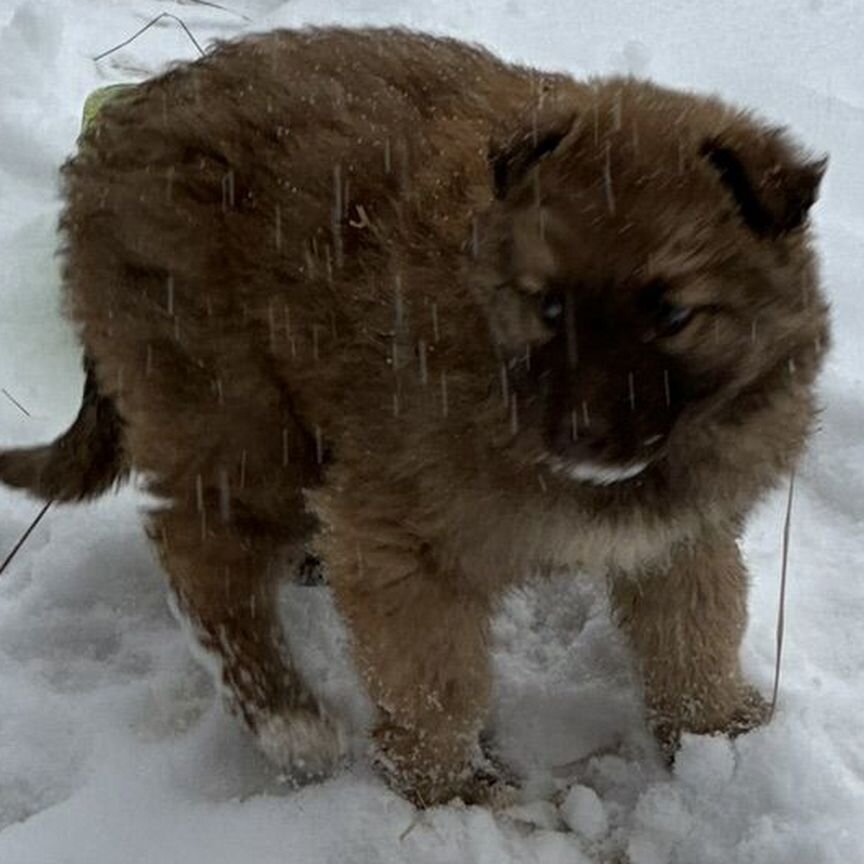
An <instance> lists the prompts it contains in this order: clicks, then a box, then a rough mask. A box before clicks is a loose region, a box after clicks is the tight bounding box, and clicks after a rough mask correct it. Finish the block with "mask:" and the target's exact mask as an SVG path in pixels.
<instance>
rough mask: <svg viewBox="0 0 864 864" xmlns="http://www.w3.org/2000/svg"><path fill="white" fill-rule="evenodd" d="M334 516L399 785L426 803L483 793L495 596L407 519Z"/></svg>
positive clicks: (343, 594)
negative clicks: (475, 762)
mask: <svg viewBox="0 0 864 864" xmlns="http://www.w3.org/2000/svg"><path fill="white" fill-rule="evenodd" d="M343 503H344V502H343ZM343 515H347V514H343ZM364 517H366V518H364ZM326 518H327V519H328V521H329V522H330V524H331V526H333V527H334V528H335V530H331V531H328V532H325V536H324V537H323V539H322V543H321V544H320V545H321V551H322V553H323V555H324V557H325V559H326V563H327V568H328V574H329V577H330V579H331V583H332V585H333V589H334V591H335V593H336V598H337V601H338V603H339V606H340V608H341V611H342V612H343V614H344V616H345V619H346V621H347V623H348V626H349V629H350V631H351V634H352V637H353V643H354V649H355V654H356V658H357V661H358V665H359V666H360V671H361V673H362V674H363V676H364V678H365V680H366V682H367V686H368V688H369V691H370V694H371V696H372V698H373V699H374V700H375V701H376V703H377V705H378V706H379V708H380V710H381V715H380V721H379V724H378V727H377V729H376V731H375V738H376V742H377V744H378V747H379V753H380V757H381V764H382V766H383V767H384V769H385V771H386V773H387V774H388V776H389V779H390V781H391V782H392V783H393V784H394V786H396V787H397V788H398V789H399V790H400V791H401V792H403V793H404V794H406V795H407V796H408V797H409V798H411V799H413V800H414V801H415V802H416V803H418V804H420V805H431V804H434V803H438V802H442V801H446V800H448V799H450V798H452V797H454V796H457V795H461V796H462V797H464V798H466V799H471V800H477V799H478V798H480V797H483V795H484V792H486V791H488V786H484V783H483V781H482V780H481V779H480V778H479V777H478V775H477V774H476V773H475V772H474V771H473V769H472V764H471V763H472V757H473V756H475V754H476V753H477V749H478V744H477V740H478V732H479V729H480V726H481V724H482V722H483V718H484V715H485V713H486V708H487V703H488V699H489V689H490V680H489V679H490V673H489V657H488V648H487V632H488V626H489V617H490V613H489V602H488V598H487V596H486V595H485V594H484V592H483V591H482V590H480V589H479V588H478V587H477V586H476V585H472V584H471V582H470V581H469V580H467V579H466V578H465V577H464V576H463V575H462V574H461V573H460V572H458V567H457V566H456V565H455V564H454V565H450V566H446V565H444V564H443V563H442V562H441V560H440V559H439V558H438V557H437V556H436V550H435V549H434V548H432V547H431V546H430V545H428V544H426V543H423V542H422V541H421V540H419V539H418V538H417V537H416V536H413V535H412V533H411V532H410V531H409V530H407V529H406V528H405V526H404V524H402V523H397V522H395V521H390V520H382V521H378V520H374V521H373V520H372V519H369V518H368V511H367V514H363V516H359V521H353V520H351V521H347V522H346V521H343V520H342V519H340V518H338V517H336V516H335V514H333V513H332V512H331V513H330V514H328V517H326ZM334 521H335V522H336V523H338V527H337V526H335V525H334Z"/></svg>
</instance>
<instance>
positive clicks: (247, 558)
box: [151, 508, 345, 779]
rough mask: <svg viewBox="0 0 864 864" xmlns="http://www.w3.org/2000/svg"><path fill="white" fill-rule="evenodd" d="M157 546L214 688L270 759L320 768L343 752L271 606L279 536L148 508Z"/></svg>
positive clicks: (312, 773)
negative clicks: (208, 663) (217, 683)
mask: <svg viewBox="0 0 864 864" xmlns="http://www.w3.org/2000/svg"><path fill="white" fill-rule="evenodd" d="M151 533H152V536H153V538H154V539H155V540H156V542H157V544H158V545H159V548H160V552H161V557H162V561H163V564H164V566H165V568H166V570H167V571H168V574H169V578H170V581H171V585H172V587H173V589H174V592H175V595H176V599H177V602H178V605H179V607H180V611H181V612H182V614H183V615H184V617H185V618H186V619H187V620H188V621H189V622H190V623H191V624H192V627H193V629H194V633H195V637H196V640H197V641H198V642H199V643H200V646H201V647H202V648H203V649H205V651H206V652H207V653H208V654H209V656H210V658H214V659H216V660H217V661H218V663H219V666H220V667H221V668H220V677H221V683H222V685H223V686H224V694H223V695H224V696H225V697H226V700H227V702H228V704H229V706H230V707H231V708H232V709H233V710H235V711H236V712H238V713H239V714H240V715H241V716H242V717H243V719H244V720H245V722H246V725H247V726H248V727H249V728H250V730H251V731H252V732H253V734H254V735H255V737H256V739H257V742H258V745H259V747H260V749H261V750H262V751H263V752H264V754H265V755H266V756H267V757H268V758H269V759H270V760H271V761H273V762H274V763H276V764H277V765H279V766H280V767H282V768H285V769H286V770H288V771H289V772H290V773H291V774H292V775H294V776H297V777H298V778H304V779H305V778H311V777H316V776H321V775H324V774H327V773H329V772H330V771H331V770H332V769H333V768H334V767H335V766H336V765H337V764H338V763H339V761H340V760H341V759H342V757H343V756H344V753H345V738H344V733H343V731H342V729H341V727H340V726H339V724H338V723H337V722H336V721H335V720H334V719H333V718H332V717H330V716H329V715H328V714H327V712H326V711H325V710H324V709H323V708H322V707H321V706H320V704H319V703H318V701H317V700H316V698H315V696H314V695H313V694H312V693H311V692H310V691H309V689H308V688H307V687H306V685H305V683H304V682H303V680H302V679H301V678H300V676H299V674H298V672H297V670H296V669H295V667H294V665H293V664H292V662H291V658H290V655H289V653H288V650H287V646H286V644H285V640H284V638H283V635H282V630H281V626H280V622H279V618H278V615H277V610H276V589H277V583H278V579H277V572H276V571H277V562H278V560H279V554H280V552H282V549H281V545H282V541H283V539H284V538H275V537H273V536H271V535H268V534H267V533H266V532H265V531H253V530H250V528H249V527H248V526H247V528H246V529H245V530H239V529H238V527H237V526H236V525H235V526H218V527H217V528H215V529H211V528H203V529H202V517H201V513H199V512H197V510H195V509H194V508H193V509H188V510H187V509H182V508H175V509H171V510H167V511H163V512H161V513H158V514H157V515H156V516H155V517H154V519H153V524H152V529H151Z"/></svg>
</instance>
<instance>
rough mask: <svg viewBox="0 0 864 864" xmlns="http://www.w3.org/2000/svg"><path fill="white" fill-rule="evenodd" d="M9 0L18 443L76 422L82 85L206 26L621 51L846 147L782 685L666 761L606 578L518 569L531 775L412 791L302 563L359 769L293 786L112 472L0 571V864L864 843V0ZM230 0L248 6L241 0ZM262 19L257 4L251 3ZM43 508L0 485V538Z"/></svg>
mask: <svg viewBox="0 0 864 864" xmlns="http://www.w3.org/2000/svg"><path fill="white" fill-rule="evenodd" d="M223 5H224V6H225V7H227V10H228V11H220V10H218V9H215V8H212V7H207V6H203V5H200V4H198V5H196V4H192V3H189V2H185V3H183V2H180V0H176V2H174V0H136V2H134V3H130V2H129V0H75V2H73V0H65V2H61V0H53V2H43V0H5V2H4V3H3V4H2V6H0V57H2V58H3V59H2V63H0V262H2V272H3V280H2V283H0V300H2V307H0V308H2V309H3V316H2V318H0V387H2V388H5V389H6V390H7V391H8V392H9V393H10V394H11V395H12V396H14V398H15V399H17V400H18V401H19V402H20V403H21V404H22V405H23V406H24V407H25V408H26V409H27V410H28V411H29V412H30V414H31V415H32V416H29V417H28V416H26V415H25V414H23V413H22V412H21V411H20V410H19V409H18V408H17V407H15V405H14V404H12V402H11V401H9V400H8V399H6V398H4V397H3V396H2V395H0V441H2V442H4V443H7V442H8V443H21V442H25V441H41V440H45V439H46V438H48V437H51V436H53V435H55V434H56V433H57V432H59V431H60V430H62V429H63V428H65V427H66V425H68V423H69V422H70V420H71V419H72V417H73V416H74V414H75V410H76V407H77V404H78V399H79V393H80V389H79V388H80V385H81V373H80V364H79V352H78V349H77V347H76V345H75V340H74V335H73V334H72V333H70V332H69V329H68V328H67V327H66V326H65V324H64V323H63V322H62V320H61V318H60V315H59V312H58V300H57V286H58V274H57V262H56V259H55V257H54V250H55V245H56V241H55V236H54V224H55V220H56V215H57V210H58V206H59V202H58V200H57V196H56V188H57V187H56V169H57V166H58V165H59V163H60V162H61V160H62V159H63V157H64V154H66V153H68V152H69V151H70V150H71V149H72V148H73V147H74V142H75V137H76V135H77V131H78V124H79V119H80V108H81V106H82V104H83V100H84V98H85V96H86V95H87V93H88V92H90V91H91V90H92V89H94V88H95V87H97V86H100V85H102V84H105V83H109V82H115V81H124V80H136V79H138V78H140V77H141V76H142V75H144V74H147V72H148V71H155V70H156V69H158V68H159V67H160V66H161V65H162V64H163V63H165V62H167V61H169V60H172V59H177V58H192V57H194V56H195V54H196V51H195V48H194V46H193V45H192V44H191V43H190V42H189V40H188V39H187V38H186V36H185V35H184V34H183V33H182V31H181V30H180V29H179V27H178V26H177V25H176V23H174V22H172V21H170V20H168V19H165V20H164V21H163V22H161V25H160V26H157V27H153V28H151V29H150V30H149V31H148V32H147V33H145V34H144V35H142V36H141V38H140V39H138V40H137V41H136V42H135V43H133V44H132V45H130V46H128V47H127V48H124V49H122V50H120V51H117V52H116V53H114V54H112V55H111V56H110V57H108V58H106V59H105V60H103V61H101V62H100V63H99V64H95V63H94V62H93V61H92V60H91V59H90V58H91V57H92V56H93V55H95V54H97V53H99V52H100V51H103V50H105V49H106V48H109V47H111V46H112V45H114V44H116V43H117V42H119V41H121V40H122V39H123V38H125V37H127V36H128V35H131V33H133V32H134V31H135V30H137V29H138V28H139V27H141V26H142V25H143V24H144V23H146V22H147V21H148V20H149V19H150V18H152V17H154V16H155V15H157V14H158V13H160V12H172V13H173V14H176V15H179V16H180V17H182V18H183V20H184V21H185V22H186V23H187V24H188V25H189V26H190V28H191V29H192V30H193V32H194V33H195V34H196V36H197V38H198V39H199V40H200V41H207V40H208V39H210V38H213V37H217V36H219V37H224V36H227V35H230V34H233V33H238V32H241V30H242V29H244V28H246V29H249V28H253V29H263V28H266V27H268V26H272V25H276V24H281V25H296V24H300V23H303V22H325V21H340V22H343V23H379V24H383V23H403V24H407V25H410V26H413V27H418V28H425V29H430V30H434V31H436V32H446V33H451V34H455V35H459V36H462V37H465V38H471V39H477V40H480V41H482V42H484V43H485V44H487V45H489V46H491V47H492V48H494V49H495V50H497V51H499V52H501V53H502V54H504V55H505V56H507V57H508V58H511V59H517V60H523V61H528V62H533V63H535V64H537V65H541V66H545V67H550V68H558V69H567V70H569V71H571V72H572V73H574V74H575V75H585V74H588V73H596V72H613V71H618V72H621V71H624V72H627V71H631V72H634V73H638V74H643V75H651V76H653V77H655V78H657V79H658V80H659V81H661V82H663V83H667V84H671V85H675V86H685V87H693V88H698V89H703V90H717V91H719V92H721V93H722V94H723V95H724V96H726V97H727V98H729V99H732V100H735V101H738V102H741V103H742V104H748V105H750V106H753V107H754V108H757V109H758V110H760V111H761V112H762V113H763V114H766V115H768V116H770V117H772V118H774V119H775V120H777V121H778V122H781V123H788V124H790V125H791V126H792V127H793V128H794V129H795V131H796V132H797V133H798V134H799V136H800V137H801V138H802V139H803V140H805V141H806V142H807V143H808V144H810V145H811V146H812V148H813V149H814V150H815V151H816V152H823V151H827V152H829V153H830V156H831V163H830V168H829V172H828V176H827V179H826V182H825V186H824V194H823V197H822V200H821V202H820V204H819V206H818V207H817V208H816V212H815V221H816V226H817V229H818V234H819V238H820V247H821V250H822V254H823V261H824V266H823V272H824V277H825V282H826V285H827V287H828V290H829V292H830V295H831V297H832V301H833V304H834V318H835V336H836V345H835V348H834V351H833V353H832V356H831V359H830V362H829V363H828V366H827V369H826V372H825V375H824V377H823V385H822V393H823V401H824V404H825V412H824V414H823V417H822V426H823V430H822V432H821V433H820V435H819V436H818V437H817V439H816V440H815V441H814V443H813V446H812V449H811V452H810V453H809V454H808V456H807V458H806V460H805V462H804V465H803V466H802V468H801V471H800V474H799V477H798V482H797V485H796V498H795V505H794V513H793V531H792V542H791V549H790V571H789V578H790V587H789V597H788V609H787V638H786V649H785V659H784V668H783V679H782V688H781V700H780V704H779V708H778V712H777V714H776V716H775V718H774V720H773V722H772V724H771V725H770V726H768V727H766V728H763V729H760V730H758V731H756V732H753V733H751V734H749V735H746V736H744V737H742V738H739V739H737V740H735V741H731V742H730V741H727V740H726V739H723V738H703V737H696V736H688V737H686V738H685V740H684V742H683V745H682V749H681V753H680V754H679V757H678V760H677V763H676V766H675V768H674V771H672V772H669V771H668V770H667V769H666V768H665V767H664V765H663V764H662V762H661V761H660V759H659V757H658V755H657V752H656V750H655V748H654V745H653V742H652V741H651V739H650V737H649V735H648V733H647V732H646V731H645V728H644V724H643V721H642V717H641V706H640V695H639V690H638V686H637V683H636V679H635V677H634V675H633V673H632V671H631V668H630V665H629V661H628V656H627V652H626V650H625V648H624V646H623V644H622V641H621V639H620V636H619V635H618V634H617V633H616V631H615V629H614V627H613V626H612V624H611V623H610V622H609V620H608V617H607V609H606V605H605V600H604V598H603V597H602V596H600V595H599V594H597V593H596V592H595V591H594V590H593V589H591V588H590V587H588V586H586V585H585V584H583V583H582V582H580V581H578V580H574V579H557V580H555V581H553V582H551V583H548V584H542V585H536V586H529V587H527V588H526V589H524V590H522V591H520V592H518V593H516V594H514V595H513V596H512V597H511V598H510V599H509V601H508V603H507V605H506V607H505V609H504V610H503V612H502V614H501V616H500V617H499V619H498V621H497V622H496V626H495V639H496V668H497V673H498V675H497V686H496V698H495V710H494V717H493V725H494V729H495V732H496V738H497V740H498V741H499V744H500V750H501V756H502V758H503V759H504V760H505V761H506V762H507V763H509V764H511V765H513V766H514V767H516V768H517V769H518V771H519V772H520V773H521V774H522V776H523V777H524V778H525V781H524V790H525V792H524V800H523V801H522V803H520V804H519V805H518V806H515V807H511V808H510V809H509V810H507V811H504V812H498V813H493V812H491V811H489V810H486V809H483V808H466V807H459V806H448V807H440V808H435V809H433V810H430V811H427V812H417V811H415V810H414V809H413V808H412V807H411V806H410V805H409V804H407V803H406V802H405V801H403V800H401V799H400V798H399V797H398V796H396V795H395V794H393V793H392V792H390V791H389V790H388V789H387V788H386V787H385V786H384V785H383V783H382V782H381V781H380V780H379V779H378V778H377V777H376V776H375V774H374V772H373V771H372V769H371V767H370V765H369V762H368V759H367V758H366V757H365V755H364V752H365V740H366V739H365V737H364V729H365V728H366V727H367V726H368V723H369V719H370V716H371V711H370V707H369V705H368V702H367V701H366V699H365V697H364V695H363V693H362V689H361V688H360V686H359V684H358V682H357V678H356V675H355V674H354V672H353V670H352V668H351V665H350V661H349V660H348V656H347V652H346V647H345V646H346V638H345V633H344V629H343V628H342V626H341V623H340V622H339V620H338V616H337V614H336V612H335V611H334V609H333V606H332V603H331V602H330V599H329V596H328V595H327V591H326V589H325V588H323V587H301V586H291V587H290V588H289V589H287V590H286V592H285V596H284V598H283V599H284V610H285V620H286V623H287V629H288V632H289V635H290V636H291V638H292V641H293V642H295V643H296V644H297V646H298V648H302V654H303V663H304V665H305V667H306V668H307V669H310V670H313V674H314V677H315V679H316V680H317V681H318V682H319V685H318V686H320V688H321V690H322V691H323V693H324V695H325V696H326V698H327V700H328V703H329V704H330V705H331V706H333V707H334V709H336V710H337V711H338V713H340V715H342V716H344V717H346V718H347V721H348V723H349V727H350V730H351V736H352V737H351V749H352V752H353V753H354V754H355V759H354V761H353V763H352V764H351V766H350V767H348V768H346V769H344V770H342V771H340V772H339V773H338V774H336V775H335V776H334V777H333V778H332V779H330V780H328V781H326V782H323V783H318V784H313V785H309V786H306V787H303V788H294V787H293V786H291V785H290V784H288V783H286V782H284V780H283V779H282V778H280V776H279V774H278V772H277V771H276V770H275V769H274V768H272V767H271V766H270V765H269V764H268V763H267V762H266V761H265V760H264V759H263V758H262V757H261V756H260V755H259V754H258V752H257V751H256V749H255V748H254V746H253V745H252V743H251V741H250V739H249V737H248V736H247V735H246V734H245V733H244V732H243V730H242V729H241V728H240V726H239V724H238V723H237V722H236V721H235V720H234V719H233V718H231V717H229V716H226V715H225V713H224V712H223V709H222V708H221V705H220V703H219V700H218V698H217V696H216V694H215V691H214V687H213V685H212V683H211V681H210V678H209V676H208V675H207V673H206V672H205V671H203V670H202V668H201V666H199V664H198V663H197V662H196V661H195V660H194V659H193V657H192V654H191V652H190V649H189V646H188V643H187V640H186V638H185V636H184V634H183V633H182V632H181V629H180V627H179V625H178V624H177V623H176V622H175V620H174V618H173V617H172V615H171V613H170V611H169V608H168V603H167V602H166V597H165V588H164V582H163V579H162V577H161V575H160V573H159V568H158V566H157V563H156V561H155V560H154V557H153V555H152V553H151V551H150V549H149V548H148V545H147V543H146V541H145V538H144V536H143V531H142V529H141V526H140V519H139V515H138V508H139V506H140V503H141V498H140V496H139V495H138V494H137V493H136V491H135V490H134V489H126V490H124V491H123V492H121V493H120V494H118V495H117V496H115V497H108V498H106V499H104V500H102V501H100V502H98V503H95V504H93V505H91V506H86V507H78V508H56V509H52V510H51V511H49V513H48V515H47V516H46V518H45V520H44V521H43V522H42V524H41V525H40V526H39V527H38V528H37V530H36V531H35V532H34V534H33V536H32V537H31V538H30V540H29V541H28V543H27V545H26V546H25V547H24V548H23V549H22V551H21V553H20V554H19V556H18V557H17V559H16V560H15V562H14V564H13V566H12V567H11V568H10V569H9V570H8V571H7V573H6V574H5V575H4V576H3V578H2V580H0V692H2V694H3V696H2V700H0V862H2V864H115V862H117V861H122V862H124V864H138V862H142V864H143V862H148V864H149V862H156V861H158V862H165V864H180V862H183V864H203V862H207V864H223V862H224V864H235V862H237V861H239V860H245V861H250V862H256V864H270V862H274V864H275V862H289V864H291V862H295V861H296V862H304V864H318V862H322V864H331V862H333V864H335V862H346V864H373V862H376V864H377V862H384V864H387V862H412V864H415V862H416V864H454V862H460V864H461V862H478V864H479V862H484V864H486V862H488V864H509V862H539V864H561V862H570V864H572V862H575V864H584V862H613V861H614V862H624V861H629V862H630V864H748V862H753V864H756V862H758V864H834V862H837V864H840V862H842V864H857V862H862V861H864V851H862V850H864V640H862V639H861V637H860V634H861V625H862V622H864V586H862V580H861V571H862V567H864V494H862V492H864V436H862V434H861V429H862V424H864V381H862V376H864V339H862V338H861V333H862V328H864V292H862V291H861V288H860V286H859V284H858V280H859V274H860V273H861V272H864V205H862V203H861V202H862V200H864V160H861V158H860V150H861V147H862V145H864V89H862V84H861V82H862V81H864V55H862V54H861V50H860V46H861V45H862V44H864V13H862V10H861V6H860V3H859V2H858V0H832V2H827V0H762V2H760V3H758V4H754V3H752V2H749V0H718V2H713V3H710V4H707V3H695V2H690V3H687V2H682V0H664V2H660V0H652V2H651V3H650V4H646V3H645V2H644V0H583V2H581V3H578V4H576V3H572V2H570V0H548V2H545V3H536V2H535V3H531V2H528V0H502V2H495V0H422V2H421V0H338V2H337V0H332V2H331V0H289V2H280V0H223ZM238 13H242V14H238ZM243 15H245V16H247V17H248V18H249V19H250V20H249V21H246V20H244V18H243V17H242V16H243ZM784 504H785V501H784V498H783V494H782V492H781V493H778V494H777V495H776V496H775V497H772V498H771V499H770V500H768V501H766V502H765V503H764V505H762V506H761V507H760V508H759V510H758V512H757V514H756V515H755V518H754V519H753V520H752V522H751V524H750V526H749V529H748V532H747V535H746V540H745V555H746V559H747V562H748V564H749V567H750V570H751V572H752V574H753V586H752V596H751V599H752V607H751V609H752V612H751V621H750V627H749V629H748V632H747V637H746V641H745V645H744V650H743V661H744V664H745V667H746V669H747V671H748V674H749V675H750V677H751V678H752V679H753V680H754V682H755V683H756V684H757V685H758V686H759V687H760V688H761V689H762V691H763V692H766V693H767V692H770V687H771V682H772V671H773V662H774V626H775V620H776V614H777V591H778V576H779V558H780V538H781V533H782V520H783V509H784ZM38 508H39V505H38V504H37V503H36V502H34V501H31V500H28V499H27V498H25V497H23V496H20V495H16V494H14V493H11V492H8V491H5V490H4V491H0V550H2V551H4V552H5V550H7V549H9V548H11V546H12V544H13V543H14V542H15V540H16V539H17V538H18V537H19V536H20V534H21V533H22V532H23V531H24V530H25V528H26V527H27V525H28V524H29V523H30V521H31V520H32V518H33V517H34V516H35V514H36V513H37V512H38Z"/></svg>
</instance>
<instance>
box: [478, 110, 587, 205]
mask: <svg viewBox="0 0 864 864" xmlns="http://www.w3.org/2000/svg"><path fill="white" fill-rule="evenodd" d="M575 121H576V118H575V115H574V114H573V112H572V111H569V112H564V111H555V110H547V111H544V112H541V113H539V115H538V113H537V112H536V111H534V112H532V113H531V116H530V117H527V118H526V119H525V121H524V122H523V123H521V124H519V126H518V127H517V128H516V129H515V130H513V129H511V130H510V131H509V132H508V133H505V134H503V135H501V136H496V137H494V138H493V139H492V140H491V141H490V143H489V165H490V167H491V169H492V185H493V188H494V190H495V197H496V198H499V199H501V198H504V197H506V195H507V193H508V191H509V190H510V189H511V188H513V186H514V185H515V184H516V183H518V182H519V181H520V180H521V179H522V178H523V177H525V175H526V174H527V173H528V170H529V169H530V168H531V167H532V166H533V165H536V164H537V163H538V162H539V161H540V160H541V159H542V158H543V157H544V156H547V155H548V154H550V153H551V152H552V151H553V150H555V148H556V147H558V145H559V144H560V143H561V141H562V140H563V139H564V138H565V137H566V135H567V133H568V132H570V130H571V129H572V128H573V126H574V123H575Z"/></svg>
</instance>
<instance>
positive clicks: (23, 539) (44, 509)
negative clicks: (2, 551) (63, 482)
mask: <svg viewBox="0 0 864 864" xmlns="http://www.w3.org/2000/svg"><path fill="white" fill-rule="evenodd" d="M53 503H54V501H53V499H52V500H51V501H48V502H47V503H46V504H45V505H44V506H43V507H42V509H41V510H40V511H39V515H38V516H37V517H36V518H35V519H34V520H33V521H32V522H31V523H30V527H29V528H28V529H27V530H26V531H25V532H24V533H23V534H22V535H21V537H20V538H19V540H18V542H17V543H16V544H15V545H14V546H13V547H12V551H11V552H10V553H9V554H8V555H7V556H6V559H5V560H4V561H3V563H2V564H0V576H2V575H3V573H4V572H5V570H6V568H7V567H8V566H9V565H10V564H11V563H12V559H13V558H14V557H15V556H16V555H17V554H18V550H19V549H20V548H21V547H22V546H23V545H24V544H25V543H26V542H27V538H28V537H29V536H30V535H31V534H32V533H33V530H34V529H35V528H36V526H37V525H38V524H39V523H40V522H41V521H42V517H43V516H44V515H45V514H46V513H47V512H48V508H49V507H50V506H51V505H52V504H53Z"/></svg>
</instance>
